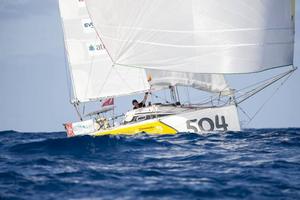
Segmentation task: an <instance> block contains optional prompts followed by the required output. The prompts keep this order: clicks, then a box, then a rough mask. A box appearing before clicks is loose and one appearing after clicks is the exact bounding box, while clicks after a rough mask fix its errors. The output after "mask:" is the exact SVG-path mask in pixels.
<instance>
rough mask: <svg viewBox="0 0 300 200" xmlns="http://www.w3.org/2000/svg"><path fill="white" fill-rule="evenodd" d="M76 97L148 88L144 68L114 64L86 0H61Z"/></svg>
mask: <svg viewBox="0 0 300 200" xmlns="http://www.w3.org/2000/svg"><path fill="white" fill-rule="evenodd" d="M59 7H60V14H61V17H62V22H63V27H64V36H65V37H64V39H65V46H66V51H67V54H68V60H69V69H70V73H71V79H72V84H73V92H74V98H75V99H74V100H75V101H80V102H86V101H91V100H96V99H100V98H105V97H112V96H120V95H128V94H132V93H136V92H141V91H145V90H148V89H149V87H150V86H149V83H148V82H147V77H146V73H145V70H143V69H138V68H132V67H124V66H113V63H112V61H111V59H110V58H109V55H108V54H107V52H106V50H105V47H104V45H103V44H102V42H101V41H100V40H99V38H98V36H97V34H96V32H95V30H94V27H93V23H92V21H91V20H90V18H89V15H88V13H87V10H86V5H85V2H84V1H83V0H76V1H75V0H59Z"/></svg>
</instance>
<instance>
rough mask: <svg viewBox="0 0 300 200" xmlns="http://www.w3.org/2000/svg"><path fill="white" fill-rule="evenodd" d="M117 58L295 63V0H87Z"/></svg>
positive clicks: (214, 67) (161, 65) (266, 65)
mask: <svg viewBox="0 0 300 200" xmlns="http://www.w3.org/2000/svg"><path fill="white" fill-rule="evenodd" d="M86 3H87V7H88V12H89V14H90V16H91V18H92V20H93V22H94V25H95V27H96V30H98V34H99V36H100V38H101V39H102V41H103V42H104V44H105V46H106V48H107V50H108V52H109V53H110V55H111V57H112V60H113V62H114V63H117V64H120V65H124V66H132V67H141V68H148V69H157V70H167V71H177V72H191V73H223V74H228V73H250V72H258V71H262V70H266V69H270V68H274V67H279V66H286V65H291V64H292V63H293V47H294V30H293V22H292V17H291V16H292V11H291V7H292V0H86Z"/></svg>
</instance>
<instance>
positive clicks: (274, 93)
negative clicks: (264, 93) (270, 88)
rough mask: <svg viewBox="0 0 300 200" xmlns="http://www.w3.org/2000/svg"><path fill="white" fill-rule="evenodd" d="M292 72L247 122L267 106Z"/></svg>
mask: <svg viewBox="0 0 300 200" xmlns="http://www.w3.org/2000/svg"><path fill="white" fill-rule="evenodd" d="M291 75H292V73H290V74H289V75H288V76H287V77H285V79H284V80H283V81H282V82H281V83H280V84H279V86H278V87H277V88H276V89H275V90H274V92H273V93H272V94H271V95H270V96H269V97H268V98H267V99H266V101H265V102H264V103H263V104H262V105H261V106H260V107H259V109H258V110H257V111H256V112H255V113H254V115H253V116H252V117H251V118H250V121H249V122H248V123H247V125H249V124H250V123H251V122H252V121H253V119H254V118H255V117H256V116H257V114H258V113H259V112H260V111H261V110H262V109H263V108H264V107H265V105H266V104H267V103H268V102H269V101H270V100H271V99H272V97H273V96H274V95H275V94H276V93H277V92H278V91H279V89H280V88H281V87H282V86H283V85H284V84H285V83H286V81H287V80H288V79H289V78H290V76H291Z"/></svg>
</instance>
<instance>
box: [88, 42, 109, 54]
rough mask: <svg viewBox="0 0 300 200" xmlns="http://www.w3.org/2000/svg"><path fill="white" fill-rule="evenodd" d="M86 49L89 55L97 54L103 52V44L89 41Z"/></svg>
mask: <svg viewBox="0 0 300 200" xmlns="http://www.w3.org/2000/svg"><path fill="white" fill-rule="evenodd" d="M87 49H88V52H89V55H90V56H97V55H101V54H104V53H105V46H104V45H103V44H102V43H89V44H87Z"/></svg>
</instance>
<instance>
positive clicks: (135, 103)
mask: <svg viewBox="0 0 300 200" xmlns="http://www.w3.org/2000/svg"><path fill="white" fill-rule="evenodd" d="M148 94H149V93H148V92H146V93H145V96H144V99H143V101H141V102H140V103H139V102H138V101H137V100H136V99H134V100H132V105H133V109H138V108H142V107H145V106H146V101H147V98H148Z"/></svg>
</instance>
